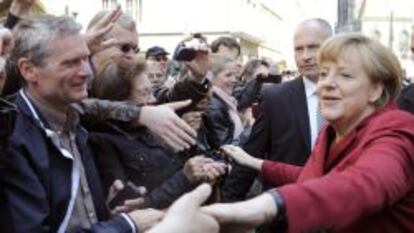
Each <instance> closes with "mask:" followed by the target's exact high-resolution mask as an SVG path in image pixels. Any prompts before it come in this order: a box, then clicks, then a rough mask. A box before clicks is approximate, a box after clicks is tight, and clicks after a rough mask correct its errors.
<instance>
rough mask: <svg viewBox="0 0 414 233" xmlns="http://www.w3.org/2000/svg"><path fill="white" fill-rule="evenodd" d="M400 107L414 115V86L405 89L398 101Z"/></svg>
mask: <svg viewBox="0 0 414 233" xmlns="http://www.w3.org/2000/svg"><path fill="white" fill-rule="evenodd" d="M397 103H398V107H400V109H403V110H406V111H408V112H411V113H414V84H410V85H408V86H407V87H405V88H404V89H403V90H402V91H401V94H400V96H399V97H398V99H397Z"/></svg>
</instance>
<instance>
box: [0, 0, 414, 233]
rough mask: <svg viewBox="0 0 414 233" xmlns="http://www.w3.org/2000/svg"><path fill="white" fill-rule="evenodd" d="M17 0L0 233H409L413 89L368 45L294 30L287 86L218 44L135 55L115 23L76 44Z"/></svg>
mask: <svg viewBox="0 0 414 233" xmlns="http://www.w3.org/2000/svg"><path fill="white" fill-rule="evenodd" d="M33 2H34V1H33V0H14V1H13V2H12V7H11V8H10V11H9V14H8V16H7V19H6V21H5V22H4V25H3V26H2V27H0V93H1V99H0V100H1V101H0V232H10V233H14V232H16V233H29V232H30V233H32V232H59V233H64V232H73V233H75V232H78V233H80V232H114V233H115V232H116V233H138V232H150V233H165V232H168V233H175V232H177V233H178V232H179V233H195V232H197V233H210V232H211V233H213V232H230V233H232V232H244V233H250V232H255V231H256V232H261V233H266V232H291V233H296V232H298V233H299V232H339V233H342V232H343V233H345V232H360V233H363V232H373V233H394V232H407V233H408V232H414V117H413V115H412V114H413V113H414V111H413V109H414V92H413V91H414V85H413V84H411V85H408V86H404V85H403V83H402V80H403V71H402V69H401V66H400V64H399V61H398V59H397V57H396V56H395V55H394V54H393V53H392V51H391V50H389V49H388V48H386V47H384V46H383V45H381V44H380V42H378V41H376V40H373V39H370V38H368V37H366V36H364V35H362V34H358V33H342V34H338V35H333V34H334V33H333V31H332V28H331V25H329V23H328V22H326V21H325V20H323V19H318V18H312V19H307V20H304V21H303V22H301V23H300V24H299V25H298V26H297V27H296V30H295V33H294V36H293V44H294V54H295V61H296V65H297V68H298V73H299V75H298V76H297V77H295V78H294V79H292V80H288V81H287V80H285V79H284V78H283V75H281V73H282V72H279V71H278V70H277V67H276V65H275V64H274V62H272V61H270V60H268V59H258V58H252V59H251V60H249V61H247V62H246V63H245V64H242V63H241V59H240V55H241V47H240V44H239V43H238V42H237V40H236V39H234V38H232V37H219V38H217V39H216V40H214V41H212V42H211V43H209V42H208V41H207V39H206V38H205V37H204V36H203V35H202V34H199V33H196V34H193V35H191V36H189V37H187V38H185V39H183V40H182V41H180V42H178V43H177V47H176V49H175V51H173V52H171V53H170V52H168V51H166V50H165V49H164V48H162V47H160V46H158V45H155V46H153V47H151V48H148V49H147V50H146V51H145V54H141V51H140V50H141V49H140V47H139V40H138V38H139V35H138V32H139V28H138V29H137V25H136V23H135V21H134V19H133V18H132V17H130V16H129V15H128V14H126V13H123V12H122V9H120V7H117V8H116V9H113V10H111V11H101V12H98V13H97V14H96V15H95V16H94V17H93V18H92V19H91V21H90V23H89V25H88V26H87V29H86V32H85V33H82V32H81V26H80V25H79V24H78V23H76V22H75V21H74V20H73V19H72V18H68V17H64V16H52V15H36V16H34V15H31V14H29V12H30V8H31V7H32V5H33ZM16 9H17V10H16ZM412 47H413V49H412V50H413V52H414V34H413V37H412ZM170 55H171V58H169V56H170Z"/></svg>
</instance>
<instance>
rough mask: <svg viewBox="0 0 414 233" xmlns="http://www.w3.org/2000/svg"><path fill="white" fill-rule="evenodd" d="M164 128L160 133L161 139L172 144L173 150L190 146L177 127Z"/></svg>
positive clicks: (180, 149)
mask: <svg viewBox="0 0 414 233" xmlns="http://www.w3.org/2000/svg"><path fill="white" fill-rule="evenodd" d="M164 130H165V131H164V132H163V133H162V134H163V140H164V141H166V142H167V143H168V144H169V145H170V146H172V147H173V149H174V150H175V151H182V150H184V149H186V148H190V146H191V144H190V142H187V141H185V140H183V138H182V135H184V133H183V132H182V131H181V130H180V129H179V128H175V127H171V126H169V127H168V128H166V129H164Z"/></svg>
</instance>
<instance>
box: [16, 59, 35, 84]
mask: <svg viewBox="0 0 414 233" xmlns="http://www.w3.org/2000/svg"><path fill="white" fill-rule="evenodd" d="M17 67H18V69H19V71H20V74H21V75H22V77H23V78H24V80H25V81H26V82H27V83H34V82H37V80H38V71H37V68H36V66H35V65H34V64H33V63H32V62H31V61H30V60H29V59H27V58H20V59H19V60H18V61H17Z"/></svg>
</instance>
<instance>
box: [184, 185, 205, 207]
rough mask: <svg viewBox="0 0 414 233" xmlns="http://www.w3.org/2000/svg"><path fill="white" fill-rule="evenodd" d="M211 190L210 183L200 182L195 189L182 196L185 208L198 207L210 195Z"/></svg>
mask: <svg viewBox="0 0 414 233" xmlns="http://www.w3.org/2000/svg"><path fill="white" fill-rule="evenodd" d="M211 192H212V188H211V185H209V184H201V185H199V186H198V187H197V188H196V189H194V190H193V191H191V192H190V193H187V194H185V195H184V196H183V198H182V199H184V200H182V201H183V202H184V203H183V206H184V207H185V206H186V207H187V208H192V209H195V208H198V207H199V206H201V205H202V204H203V203H204V202H205V201H206V200H207V199H208V197H210V194H211Z"/></svg>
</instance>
